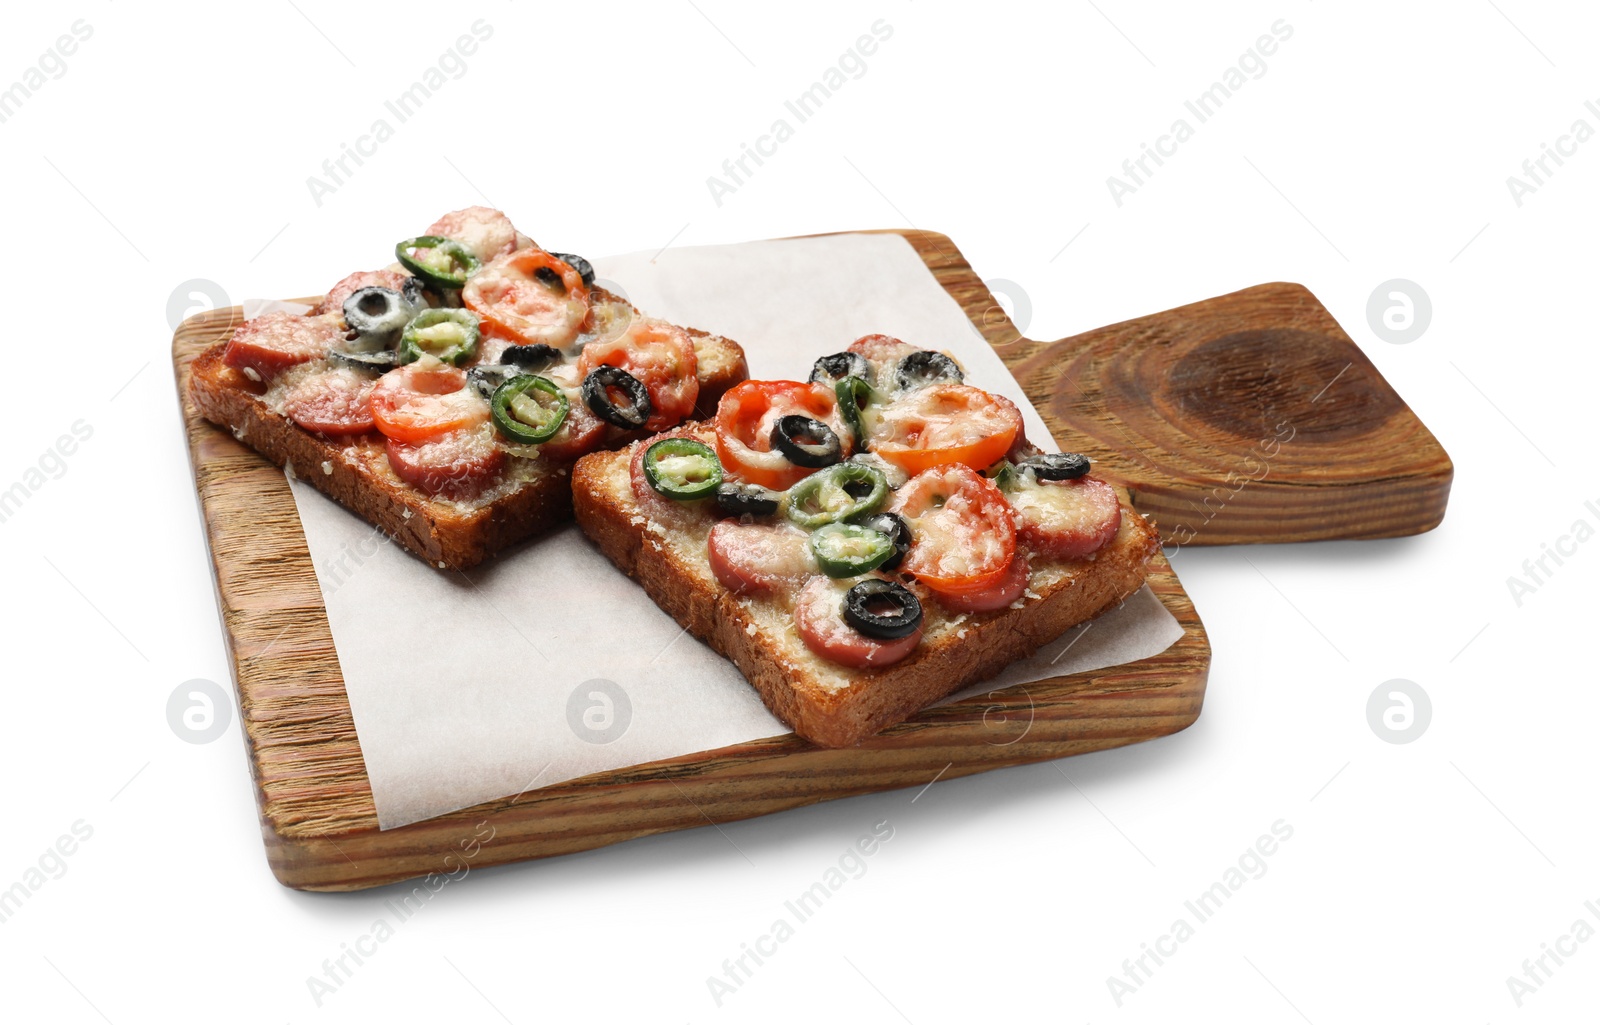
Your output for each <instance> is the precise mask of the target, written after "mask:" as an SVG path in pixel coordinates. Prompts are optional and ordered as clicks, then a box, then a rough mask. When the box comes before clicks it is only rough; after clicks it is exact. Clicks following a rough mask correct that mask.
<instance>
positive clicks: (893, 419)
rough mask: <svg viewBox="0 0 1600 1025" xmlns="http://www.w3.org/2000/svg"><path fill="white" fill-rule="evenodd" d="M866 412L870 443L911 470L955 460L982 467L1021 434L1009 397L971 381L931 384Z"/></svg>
mask: <svg viewBox="0 0 1600 1025" xmlns="http://www.w3.org/2000/svg"><path fill="white" fill-rule="evenodd" d="M867 413H868V417H867V419H868V421H869V422H868V425H867V441H868V445H869V446H870V447H871V449H872V451H874V452H876V453H878V455H880V456H882V457H883V458H885V459H887V460H888V461H889V462H891V463H893V464H895V465H896V466H898V467H900V468H901V469H903V470H905V471H906V472H907V473H921V472H922V471H923V470H926V469H928V468H929V467H933V466H946V465H948V464H951V463H965V464H966V465H967V466H971V467H973V468H974V469H980V470H981V469H983V468H984V467H986V466H989V465H990V464H992V463H993V462H995V460H997V459H999V458H1001V457H1002V456H1004V455H1005V454H1006V453H1007V452H1008V451H1010V449H1011V443H1012V442H1013V441H1015V440H1016V437H1017V435H1018V434H1021V433H1022V414H1021V413H1020V412H1018V411H1017V407H1016V406H1015V405H1014V404H1013V403H1012V402H1011V400H1009V399H1007V398H1006V397H1005V396H1003V395H991V394H990V393H989V392H986V391H984V390H983V389H982V388H974V387H972V386H971V385H967V384H954V383H945V384H935V385H930V386H929V387H926V388H922V389H920V390H918V391H915V392H912V393H910V394H909V395H902V396H900V397H899V398H897V399H896V400H895V401H893V402H890V403H886V404H884V405H883V406H877V407H869V408H868V410H867Z"/></svg>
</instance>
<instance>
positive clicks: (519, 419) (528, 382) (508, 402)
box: [489, 374, 571, 445]
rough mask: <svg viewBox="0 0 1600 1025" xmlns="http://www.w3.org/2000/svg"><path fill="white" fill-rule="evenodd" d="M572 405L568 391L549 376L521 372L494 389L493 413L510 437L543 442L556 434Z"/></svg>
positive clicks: (503, 432)
mask: <svg viewBox="0 0 1600 1025" xmlns="http://www.w3.org/2000/svg"><path fill="white" fill-rule="evenodd" d="M570 405H571V404H570V403H569V402H568V401H567V396H566V393H565V392H563V391H562V390H561V389H560V388H559V387H557V385H556V383H555V382H554V381H552V380H550V379H549V378H548V377H535V376H533V375H532V374H521V375H519V376H517V377H513V378H511V379H510V380H509V381H507V382H506V383H504V384H502V385H501V386H500V387H498V388H496V389H495V390H494V396H493V397H492V398H490V399H489V415H490V416H491V417H493V418H494V425H495V427H496V428H497V429H498V430H499V431H500V433H501V434H503V435H505V436H506V437H507V438H510V439H511V440H512V441H519V442H521V443H523V444H524V445H539V444H543V443H544V442H546V441H549V440H550V439H551V438H553V437H555V436H556V432H557V431H559V430H560V429H561V425H562V424H563V423H565V422H566V419H567V410H568V408H569V407H570Z"/></svg>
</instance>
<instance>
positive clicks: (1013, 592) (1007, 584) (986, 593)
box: [934, 552, 1033, 612]
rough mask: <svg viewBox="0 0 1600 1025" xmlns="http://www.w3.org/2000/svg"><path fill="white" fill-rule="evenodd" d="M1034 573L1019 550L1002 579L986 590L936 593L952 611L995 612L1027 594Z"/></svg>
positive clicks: (941, 603)
mask: <svg viewBox="0 0 1600 1025" xmlns="http://www.w3.org/2000/svg"><path fill="white" fill-rule="evenodd" d="M1032 575H1033V574H1032V572H1031V571H1030V569H1029V567H1028V559H1027V557H1026V556H1024V555H1023V554H1022V553H1021V552H1018V553H1017V556H1016V558H1014V559H1012V560H1011V565H1010V566H1009V567H1007V569H1006V571H1005V573H1003V574H1002V575H1001V577H1000V579H999V580H997V581H995V583H994V584H992V585H991V586H990V587H989V588H988V589H986V590H983V591H973V592H971V593H968V594H943V593H940V592H937V591H936V592H934V593H935V595H936V596H937V597H938V599H939V604H940V605H943V606H944V607H945V608H947V609H949V610H950V611H951V612H993V611H994V610H995V609H1003V608H1005V607H1006V606H1007V605H1010V604H1012V603H1013V602H1015V601H1016V600H1017V599H1018V598H1021V597H1022V596H1023V595H1024V594H1026V593H1027V591H1028V580H1029V578H1030V577H1031V576H1032Z"/></svg>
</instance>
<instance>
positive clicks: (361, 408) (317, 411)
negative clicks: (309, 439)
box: [283, 367, 377, 434]
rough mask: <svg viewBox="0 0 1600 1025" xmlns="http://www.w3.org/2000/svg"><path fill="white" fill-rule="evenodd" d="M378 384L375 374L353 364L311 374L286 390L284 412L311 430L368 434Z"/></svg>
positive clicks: (371, 425) (321, 432) (323, 432)
mask: <svg viewBox="0 0 1600 1025" xmlns="http://www.w3.org/2000/svg"><path fill="white" fill-rule="evenodd" d="M285 380H286V381H287V380H288V379H287V378H286V379H285ZM376 384H377V381H375V380H374V379H373V377H372V375H371V374H364V373H362V372H361V371H359V370H355V369H352V368H350V367H334V368H332V369H329V370H323V371H321V372H319V373H311V374H308V375H307V376H305V377H303V378H301V379H300V380H298V381H295V382H294V383H293V384H292V385H290V387H289V389H288V391H287V392H285V393H284V396H283V412H284V414H285V415H286V416H288V418H289V419H291V420H293V421H294V422H295V423H297V424H299V425H300V426H301V427H304V428H305V429H306V430H308V431H316V432H318V433H320V434H365V433H367V432H368V431H370V430H372V427H373V423H372V389H373V386H374V385H376Z"/></svg>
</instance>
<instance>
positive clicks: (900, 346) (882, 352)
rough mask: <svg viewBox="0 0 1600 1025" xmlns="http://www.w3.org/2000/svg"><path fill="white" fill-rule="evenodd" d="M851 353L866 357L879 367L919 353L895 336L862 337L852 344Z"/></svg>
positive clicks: (912, 346) (915, 348)
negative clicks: (910, 354)
mask: <svg viewBox="0 0 1600 1025" xmlns="http://www.w3.org/2000/svg"><path fill="white" fill-rule="evenodd" d="M850 351H851V352H853V353H856V354H858V355H861V356H865V357H866V358H867V361H868V362H871V363H877V364H879V365H882V364H885V363H893V362H895V361H896V360H898V359H899V358H900V357H902V356H905V355H907V354H909V353H913V352H916V351H917V347H916V346H914V345H908V344H906V343H905V342H902V341H901V340H900V339H898V338H896V337H894V336H893V335H862V336H861V337H860V338H857V339H856V340H855V341H853V342H851V343H850Z"/></svg>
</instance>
